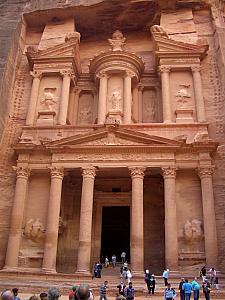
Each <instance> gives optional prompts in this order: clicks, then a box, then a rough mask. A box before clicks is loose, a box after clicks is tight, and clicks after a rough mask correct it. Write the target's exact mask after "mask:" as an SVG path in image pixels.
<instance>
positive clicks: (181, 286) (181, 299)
mask: <svg viewBox="0 0 225 300" xmlns="http://www.w3.org/2000/svg"><path fill="white" fill-rule="evenodd" d="M184 283H185V280H184V278H181V281H180V283H179V291H180V300H184V290H183V284H184Z"/></svg>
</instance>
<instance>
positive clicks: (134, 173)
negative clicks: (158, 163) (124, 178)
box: [129, 167, 146, 178]
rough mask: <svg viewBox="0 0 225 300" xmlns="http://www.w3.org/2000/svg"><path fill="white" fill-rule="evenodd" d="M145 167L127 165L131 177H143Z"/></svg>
mask: <svg viewBox="0 0 225 300" xmlns="http://www.w3.org/2000/svg"><path fill="white" fill-rule="evenodd" d="M145 169H146V168H144V167H129V171H130V175H131V177H132V178H133V177H141V178H143V177H144V175H145Z"/></svg>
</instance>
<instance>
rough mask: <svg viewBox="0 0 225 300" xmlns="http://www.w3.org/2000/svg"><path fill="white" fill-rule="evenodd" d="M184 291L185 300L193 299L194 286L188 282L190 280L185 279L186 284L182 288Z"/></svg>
mask: <svg viewBox="0 0 225 300" xmlns="http://www.w3.org/2000/svg"><path fill="white" fill-rule="evenodd" d="M182 289H183V291H184V299H185V300H190V298H191V292H192V285H191V283H190V282H188V279H185V282H184V284H183V286H182Z"/></svg>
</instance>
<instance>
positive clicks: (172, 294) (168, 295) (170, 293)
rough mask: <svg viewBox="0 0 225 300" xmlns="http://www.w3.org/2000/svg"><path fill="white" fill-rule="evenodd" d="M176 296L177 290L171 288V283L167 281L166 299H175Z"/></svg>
mask: <svg viewBox="0 0 225 300" xmlns="http://www.w3.org/2000/svg"><path fill="white" fill-rule="evenodd" d="M175 297H176V292H175V290H174V289H173V288H171V284H170V283H168V282H167V287H166V288H165V291H164V300H173V299H174V298H175Z"/></svg>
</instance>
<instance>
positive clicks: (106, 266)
mask: <svg viewBox="0 0 225 300" xmlns="http://www.w3.org/2000/svg"><path fill="white" fill-rule="evenodd" d="M108 266H109V259H108V256H106V257H105V268H108Z"/></svg>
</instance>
